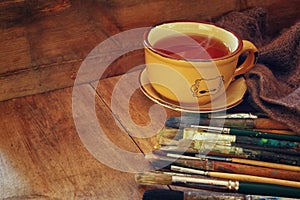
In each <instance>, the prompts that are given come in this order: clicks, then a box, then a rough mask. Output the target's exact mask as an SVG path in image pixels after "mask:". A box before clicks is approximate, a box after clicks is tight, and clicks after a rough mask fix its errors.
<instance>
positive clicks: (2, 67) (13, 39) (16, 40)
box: [0, 27, 31, 75]
mask: <svg viewBox="0 0 300 200" xmlns="http://www.w3.org/2000/svg"><path fill="white" fill-rule="evenodd" d="M0 36H1V37H0V46H1V50H0V75H1V74H5V73H12V72H15V71H18V70H24V69H27V68H28V67H29V66H31V54H30V45H29V41H28V38H27V37H26V29H25V28H24V27H15V28H8V29H0Z"/></svg>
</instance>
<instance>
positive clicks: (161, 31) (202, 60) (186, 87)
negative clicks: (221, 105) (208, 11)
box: [144, 21, 257, 105]
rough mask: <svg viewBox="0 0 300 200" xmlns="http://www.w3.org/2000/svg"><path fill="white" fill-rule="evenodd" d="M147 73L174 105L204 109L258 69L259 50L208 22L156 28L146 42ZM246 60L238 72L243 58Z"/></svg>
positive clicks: (161, 92) (167, 25)
mask: <svg viewBox="0 0 300 200" xmlns="http://www.w3.org/2000/svg"><path fill="white" fill-rule="evenodd" d="M144 47H145V62H146V73H147V78H148V80H149V82H150V83H151V86H152V87H153V89H154V90H155V91H156V92H157V93H158V94H160V95H161V96H162V97H164V98H167V99H169V100H170V101H174V102H180V103H183V104H198V105H204V104H207V103H209V102H211V101H213V100H214V99H216V98H218V97H219V96H220V95H222V94H224V92H225V91H226V89H227V88H228V87H229V85H230V83H231V82H232V81H233V80H234V79H235V77H236V76H238V75H242V74H244V73H246V72H248V71H249V70H250V69H251V68H252V67H253V66H254V64H255V61H256V57H257V48H256V47H255V45H254V44H253V43H251V42H250V41H247V40H242V39H241V38H240V37H239V36H238V35H237V34H235V33H234V32H231V31H229V30H226V29H224V28H221V27H219V26H217V25H214V24H211V23H205V22H193V21H177V22H168V23H163V24H160V25H157V26H154V27H152V28H151V29H150V30H149V31H148V32H147V33H146V34H145V38H144ZM242 54H243V55H244V54H245V55H246V58H245V59H244V61H243V63H242V64H240V65H239V66H238V60H239V57H240V55H242Z"/></svg>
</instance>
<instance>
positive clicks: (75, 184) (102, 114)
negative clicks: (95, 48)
mask: <svg viewBox="0 0 300 200" xmlns="http://www.w3.org/2000/svg"><path fill="white" fill-rule="evenodd" d="M138 73H139V72H138V71H136V72H133V74H135V75H134V76H133V77H136V78H133V79H131V82H128V84H127V85H123V87H131V86H132V84H133V83H134V82H137V81H138V76H137V75H138ZM121 77H122V76H119V77H113V78H108V79H104V80H101V81H100V82H99V84H98V87H96V86H95V83H89V84H82V85H80V86H78V87H80V91H82V95H87V94H91V95H94V93H95V88H97V93H96V95H95V108H96V114H97V117H98V119H96V120H98V122H99V125H100V126H101V128H102V130H103V132H104V133H105V134H106V136H107V138H109V140H110V141H111V143H112V145H113V146H116V147H118V148H120V149H122V150H124V151H125V153H126V152H131V153H135V154H136V155H137V156H143V154H144V153H149V152H151V150H153V147H154V145H155V144H156V138H155V133H156V131H157V130H159V128H161V126H162V125H163V121H160V122H158V123H157V122H155V120H157V119H160V118H161V116H155V115H153V116H152V117H153V122H152V123H154V124H156V125H155V126H154V127H152V128H151V131H152V132H151V133H150V132H147V135H148V136H149V134H150V135H152V137H148V136H147V138H142V136H141V135H138V134H141V133H142V132H139V131H140V130H143V127H142V126H146V125H147V124H149V123H150V117H149V115H148V110H149V108H150V107H151V106H152V105H154V103H153V102H152V101H151V100H149V99H148V98H147V97H146V96H144V95H143V93H142V92H141V90H140V89H139V88H136V90H135V91H133V93H132V96H131V98H130V104H129V105H127V106H128V107H129V109H128V110H129V113H130V116H129V113H128V112H126V110H124V106H123V105H122V104H121V103H120V102H119V103H117V105H114V107H113V108H114V110H113V111H112V106H111V105H112V104H111V97H112V92H113V91H114V90H115V89H114V87H116V83H118V81H119V79H120V78H121ZM131 77H132V75H131ZM72 89H73V88H72V87H71V88H66V89H61V90H56V91H53V92H48V93H44V94H38V95H34V96H27V97H23V98H18V99H13V100H9V101H4V102H1V103H0V110H1V111H2V112H0V120H1V131H0V138H1V139H0V158H1V159H0V199H141V197H142V194H143V192H144V190H145V189H147V188H148V187H141V186H139V185H138V184H137V183H136V182H135V180H134V173H133V171H132V172H126V171H125V170H126V167H125V168H124V169H125V170H123V171H120V169H114V168H112V167H110V166H107V165H105V164H103V163H102V162H101V161H99V160H97V159H96V158H95V157H94V156H93V155H92V154H91V153H90V152H89V149H88V148H87V147H86V146H85V145H84V143H83V142H82V141H81V139H80V137H79V135H80V134H82V133H78V131H77V130H76V126H75V123H74V118H73V113H72V91H73V90H72ZM124 100H125V99H124V96H122V94H118V98H117V101H124ZM87 107H90V106H88V105H87ZM92 107H93V106H92ZM92 107H91V108H92ZM159 109H160V111H163V113H165V115H164V117H167V116H170V115H178V114H180V113H179V112H175V111H172V110H168V109H164V108H162V107H160V108H159ZM126 115H127V116H126ZM77 117H78V116H77ZM79 117H80V116H79ZM127 117H131V118H132V120H133V122H134V123H131V124H130V123H127V122H126V121H127ZM124 120H125V121H124ZM83 130H87V131H90V129H89V128H87V129H84V128H83ZM144 130H146V129H144ZM149 130H150V129H148V131H149ZM86 134H89V133H86ZM142 134H145V133H142ZM131 135H135V136H131ZM96 148H97V149H98V150H99V152H100V153H101V151H102V150H103V147H101V146H98V147H96ZM106 151H107V150H106ZM104 156H109V157H110V158H111V159H112V160H113V161H116V162H118V160H117V158H115V157H114V155H104ZM109 157H108V158H109ZM131 162H132V160H128V162H127V163H126V161H124V160H123V161H122V162H120V163H119V165H120V167H121V166H126V165H127V164H129V166H130V165H132V163H131ZM144 164H145V163H144ZM141 166H142V164H141ZM121 168H122V167H121Z"/></svg>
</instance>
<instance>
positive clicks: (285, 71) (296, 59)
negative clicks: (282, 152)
mask: <svg viewBox="0 0 300 200" xmlns="http://www.w3.org/2000/svg"><path fill="white" fill-rule="evenodd" d="M266 19H267V14H266V12H265V11H264V10H263V9H262V8H253V9H250V10H247V11H244V12H232V13H229V14H227V15H225V16H223V17H222V18H221V19H219V20H218V21H217V22H216V23H217V24H219V25H221V26H223V27H225V28H227V29H230V30H233V31H235V32H236V33H238V34H239V35H240V36H241V38H242V39H246V40H249V41H252V42H253V43H254V44H255V45H256V46H257V47H258V48H259V58H258V62H257V64H256V65H255V67H254V68H253V69H252V70H250V72H248V73H247V74H245V79H246V83H247V86H248V92H249V102H250V103H251V104H252V105H253V106H254V107H255V108H256V109H257V110H259V111H260V112H264V113H266V114H267V115H268V116H269V117H270V118H273V119H275V120H277V121H279V122H282V123H285V124H287V125H288V126H289V127H290V128H291V129H292V130H293V131H295V132H296V133H299V134H300V22H298V23H296V24H295V25H294V26H292V27H290V28H288V29H286V30H285V31H284V32H283V33H282V34H280V35H278V36H276V37H275V38H270V37H269V36H268V35H266V33H267V31H266V30H267V27H268V25H267V24H266V21H267V20H266Z"/></svg>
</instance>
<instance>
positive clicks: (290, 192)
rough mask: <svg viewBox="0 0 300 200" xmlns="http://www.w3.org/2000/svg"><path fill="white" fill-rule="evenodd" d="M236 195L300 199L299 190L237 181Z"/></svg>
mask: <svg viewBox="0 0 300 200" xmlns="http://www.w3.org/2000/svg"><path fill="white" fill-rule="evenodd" d="M237 192H238V193H242V194H256V195H267V196H281V197H292V198H300V188H295V187H288V186H280V185H273V184H264V183H252V182H243V181H239V189H238V190H237Z"/></svg>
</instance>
